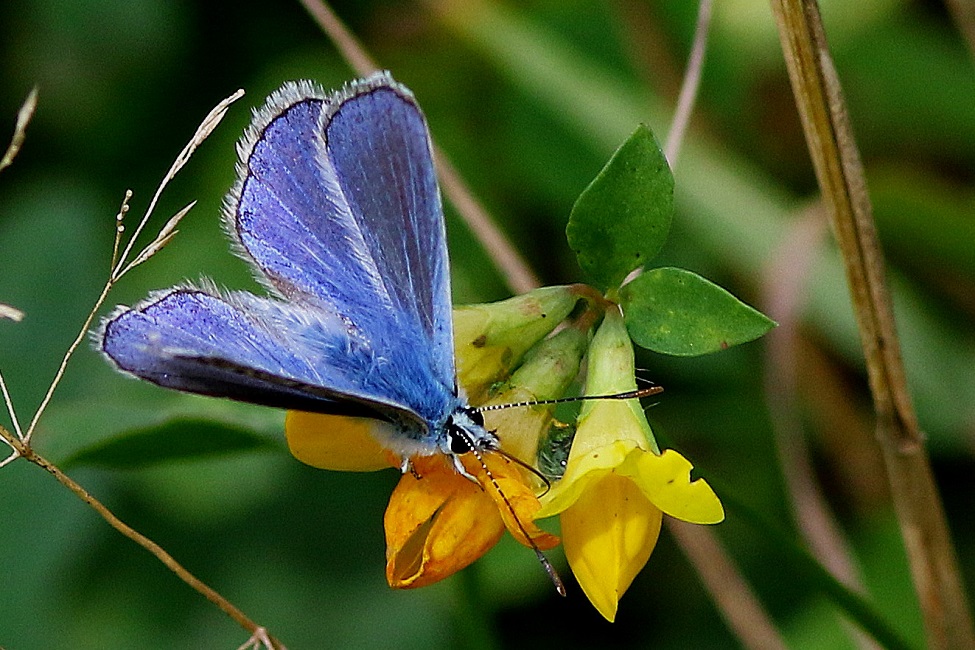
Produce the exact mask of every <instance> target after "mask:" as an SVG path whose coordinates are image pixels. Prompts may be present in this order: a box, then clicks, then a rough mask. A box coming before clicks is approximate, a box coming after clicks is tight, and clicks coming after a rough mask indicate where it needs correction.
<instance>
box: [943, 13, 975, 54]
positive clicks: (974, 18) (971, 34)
mask: <svg viewBox="0 0 975 650" xmlns="http://www.w3.org/2000/svg"><path fill="white" fill-rule="evenodd" d="M945 4H947V5H948V10H949V11H950V12H951V17H952V19H954V21H955V25H956V26H957V27H958V31H959V32H961V35H962V37H963V38H964V39H965V43H966V44H967V45H968V53H969V54H970V55H971V56H972V58H973V59H975V0H947V2H946V3H945Z"/></svg>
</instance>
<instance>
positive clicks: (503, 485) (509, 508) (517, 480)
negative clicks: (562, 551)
mask: <svg viewBox="0 0 975 650" xmlns="http://www.w3.org/2000/svg"><path fill="white" fill-rule="evenodd" d="M481 460H483V461H484V462H483V464H482V463H481V462H480V461H479V460H478V459H477V458H476V457H475V456H474V454H466V455H465V456H463V457H462V461H463V463H464V467H465V468H466V469H467V471H468V472H470V473H471V474H473V475H474V476H475V477H476V478H477V480H478V482H479V483H480V484H481V486H482V487H483V489H484V491H483V494H484V495H486V496H487V497H488V498H489V499H491V501H493V502H494V505H495V508H496V510H497V512H498V513H499V514H500V515H501V519H502V520H503V521H504V525H505V527H506V528H507V529H508V532H510V533H511V535H512V536H513V537H514V538H515V539H516V540H518V542H520V543H521V544H523V545H524V546H527V547H529V548H532V547H533V546H534V547H537V548H539V549H542V550H546V549H550V548H554V547H556V546H558V545H559V538H558V537H557V536H556V535H552V534H551V533H549V532H547V531H545V530H542V529H541V528H539V527H538V525H536V524H535V518H536V517H537V514H538V510H539V509H540V508H541V504H540V503H539V502H538V497H536V496H535V492H534V489H533V488H532V487H531V486H530V485H529V484H528V483H527V481H526V480H525V476H524V473H523V470H522V468H520V467H519V466H517V465H516V464H515V463H513V462H512V461H510V460H508V459H507V458H505V457H504V456H503V455H502V454H499V453H495V452H484V453H482V454H481ZM488 473H490V475H488ZM468 483H470V481H468Z"/></svg>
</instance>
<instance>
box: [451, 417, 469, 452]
mask: <svg viewBox="0 0 975 650" xmlns="http://www.w3.org/2000/svg"><path fill="white" fill-rule="evenodd" d="M447 446H448V447H449V448H450V452H451V453H453V454H466V453H468V452H469V451H471V450H472V449H473V447H472V446H471V436H470V434H469V433H467V432H466V431H464V429H463V428H461V427H459V426H457V425H456V424H454V423H453V421H451V422H450V423H449V424H448V425H447Z"/></svg>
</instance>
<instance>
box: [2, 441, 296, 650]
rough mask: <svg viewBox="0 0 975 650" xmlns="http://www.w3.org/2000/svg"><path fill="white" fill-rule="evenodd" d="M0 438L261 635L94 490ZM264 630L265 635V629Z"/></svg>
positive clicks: (21, 446) (24, 445) (27, 447)
mask: <svg viewBox="0 0 975 650" xmlns="http://www.w3.org/2000/svg"><path fill="white" fill-rule="evenodd" d="M0 437H2V438H3V439H4V441H5V442H6V443H7V444H9V445H10V446H11V447H13V449H14V451H16V452H17V454H19V456H20V457H21V458H23V459H24V460H26V461H28V462H30V463H33V464H35V465H37V466H38V467H40V468H42V469H44V470H45V471H46V472H47V473H48V474H50V475H51V476H53V477H54V478H55V479H57V481H58V482H59V483H60V484H61V485H63V486H64V487H66V488H68V490H70V491H71V493H72V494H74V495H75V496H76V497H78V498H79V499H81V500H82V501H84V502H85V503H86V504H87V505H88V506H90V507H91V508H92V510H94V511H95V512H97V513H98V514H99V515H101V517H102V519H104V520H105V521H106V522H108V524H109V525H110V526H111V527H112V528H114V529H115V530H117V531H118V532H120V533H122V534H123V535H125V536H126V537H128V538H129V539H131V540H132V541H133V542H135V543H136V544H138V545H139V546H141V547H142V548H144V549H146V550H147V551H149V552H150V553H152V554H153V555H154V556H155V557H156V558H157V559H158V560H159V561H160V562H162V563H163V564H164V565H166V568H168V569H169V570H170V571H172V572H173V573H175V574H176V575H177V576H178V577H179V578H180V580H182V581H183V582H185V583H186V584H188V585H189V586H190V587H192V588H193V589H195V590H196V591H197V592H199V593H200V594H202V595H203V597H204V598H206V599H207V600H209V601H210V602H211V603H213V604H214V605H216V606H217V607H219V608H220V609H221V610H222V611H223V612H224V613H226V614H227V615H228V616H229V617H230V618H232V619H233V620H234V621H236V622H237V624H238V625H240V626H241V627H242V628H244V629H245V630H247V631H248V632H250V633H251V634H258V633H260V632H261V631H262V630H263V628H262V627H261V626H259V625H257V624H256V623H255V622H254V621H252V620H251V619H250V618H248V617H247V615H246V614H244V613H243V612H242V611H240V610H239V609H237V607H235V606H234V605H233V603H231V602H230V601H229V600H227V599H226V598H224V597H223V596H221V595H220V594H219V593H217V592H216V591H214V590H213V589H212V588H211V587H210V586H209V585H207V584H206V583H204V582H203V581H202V580H200V579H199V578H197V577H196V576H195V575H193V574H192V573H190V572H189V571H188V570H187V569H186V568H185V567H184V566H183V565H182V564H180V563H179V562H177V561H176V559H175V558H173V556H172V555H170V554H169V553H167V552H166V550H165V549H163V548H162V547H161V546H159V544H157V543H156V542H154V541H152V540H151V539H149V538H148V537H146V536H145V535H143V534H142V533H140V532H139V531H137V530H135V529H134V528H132V527H131V526H129V525H128V524H126V523H125V522H124V521H122V520H121V519H119V518H118V517H117V516H116V515H115V514H114V513H113V512H112V511H111V510H109V509H108V508H107V507H106V506H105V505H104V504H103V503H102V502H101V501H99V500H98V499H96V498H95V497H93V496H92V495H91V493H89V492H88V491H87V490H86V489H85V488H83V487H82V486H81V485H80V484H78V483H77V482H76V481H75V480H74V479H72V478H71V477H70V476H68V475H67V474H65V473H64V472H62V471H61V469H60V468H58V467H57V465H55V464H54V463H52V462H51V461H49V460H47V459H46V458H44V457H43V456H41V455H40V454H38V453H37V452H35V451H34V450H33V448H31V446H30V445H29V444H27V443H25V442H21V441H20V440H19V439H18V438H17V437H16V436H14V435H13V434H11V433H10V432H9V431H7V430H6V429H5V428H3V427H0ZM264 633H265V635H266V631H265V632H264ZM267 637H268V638H269V639H270V641H271V643H272V644H273V645H272V647H274V648H282V649H283V648H284V645H283V644H282V643H281V642H280V641H278V640H277V639H275V638H274V637H272V636H270V635H267Z"/></svg>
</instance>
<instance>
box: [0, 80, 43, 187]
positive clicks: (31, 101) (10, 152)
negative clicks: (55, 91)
mask: <svg viewBox="0 0 975 650" xmlns="http://www.w3.org/2000/svg"><path fill="white" fill-rule="evenodd" d="M36 110H37V87H36V86H35V87H34V88H33V89H32V90H31V91H30V92H29V93H28V94H27V99H25V100H24V103H23V105H21V107H20V110H19V111H17V123H16V125H15V126H14V135H13V137H12V138H11V139H10V145H9V146H8V147H7V150H6V151H5V152H4V154H3V157H2V158H0V171H3V170H4V169H6V168H7V167H9V166H10V165H11V163H13V161H14V158H16V157H17V153H18V152H19V151H20V147H21V145H23V144H24V138H25V137H26V136H27V125H28V124H30V120H31V118H32V117H34V111H36Z"/></svg>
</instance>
